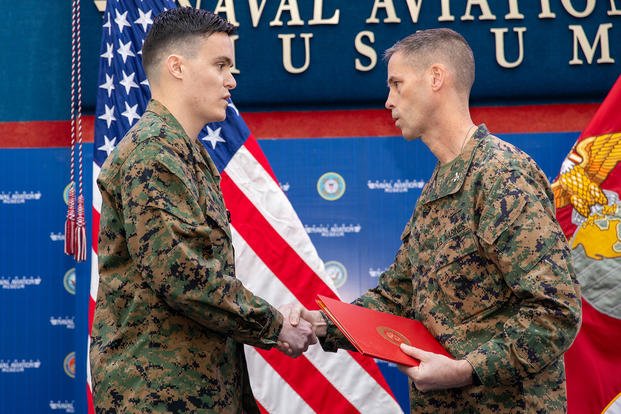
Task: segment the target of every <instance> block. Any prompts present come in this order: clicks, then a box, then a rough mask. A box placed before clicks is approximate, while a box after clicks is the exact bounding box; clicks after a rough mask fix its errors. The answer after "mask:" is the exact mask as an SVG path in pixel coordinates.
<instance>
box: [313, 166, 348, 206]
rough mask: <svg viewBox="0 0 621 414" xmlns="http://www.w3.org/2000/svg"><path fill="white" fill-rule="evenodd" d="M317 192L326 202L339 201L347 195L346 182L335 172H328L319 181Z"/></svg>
mask: <svg viewBox="0 0 621 414" xmlns="http://www.w3.org/2000/svg"><path fill="white" fill-rule="evenodd" d="M317 192H319V195H320V196H321V197H322V198H323V199H325V200H328V201H335V200H338V199H339V198H341V197H343V194H345V180H344V179H343V177H341V176H340V175H339V174H337V173H335V172H327V173H325V174H324V175H322V176H321V177H319V180H317Z"/></svg>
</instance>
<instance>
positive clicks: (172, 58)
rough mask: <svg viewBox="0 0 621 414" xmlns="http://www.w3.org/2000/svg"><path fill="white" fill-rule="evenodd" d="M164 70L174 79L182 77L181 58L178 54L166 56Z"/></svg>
mask: <svg viewBox="0 0 621 414" xmlns="http://www.w3.org/2000/svg"><path fill="white" fill-rule="evenodd" d="M166 70H168V73H169V74H170V75H171V76H172V77H174V78H175V79H182V78H183V75H184V73H183V58H182V57H181V56H179V55H169V56H168V57H167V58H166Z"/></svg>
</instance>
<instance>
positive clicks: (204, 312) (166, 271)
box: [121, 143, 282, 348]
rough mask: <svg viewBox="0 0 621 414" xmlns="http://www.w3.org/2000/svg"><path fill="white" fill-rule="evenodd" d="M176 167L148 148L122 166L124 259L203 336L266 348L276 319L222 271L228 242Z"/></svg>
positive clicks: (171, 157) (162, 152) (168, 155)
mask: <svg viewBox="0 0 621 414" xmlns="http://www.w3.org/2000/svg"><path fill="white" fill-rule="evenodd" d="M149 153H151V154H152V156H146V155H145V154H149ZM182 163H183V161H182V160H181V159H180V158H179V157H178V156H177V155H176V154H175V153H174V152H172V151H167V150H166V149H162V148H161V147H159V146H158V145H156V144H149V143H147V144H145V145H143V146H139V147H138V148H137V150H136V151H134V154H133V155H132V156H131V157H129V159H128V161H127V162H126V163H125V168H124V171H123V174H124V177H123V180H122V182H123V183H124V185H123V188H122V190H121V194H122V197H123V214H124V221H125V223H124V228H125V231H126V237H127V240H128V246H129V252H130V255H131V256H132V259H133V260H134V263H136V266H137V267H138V270H139V272H140V273H141V274H142V275H143V277H144V282H145V283H147V284H148V285H149V286H150V287H151V289H153V291H155V292H156V293H157V294H158V295H159V296H160V297H161V298H162V299H163V300H164V301H165V302H166V303H167V304H168V305H169V306H170V307H172V308H174V309H175V310H177V311H178V312H181V313H182V314H184V315H186V316H187V317H189V318H191V319H193V320H195V321H196V322H198V323H200V324H201V325H203V326H204V327H205V328H207V329H209V330H212V331H216V332H219V333H221V334H223V335H227V336H229V337H231V338H233V339H235V340H236V341H238V342H242V343H246V344H249V345H253V346H258V347H261V348H269V347H271V346H273V345H274V344H275V343H276V340H277V338H278V335H279V333H280V329H281V327H282V315H281V314H280V312H279V311H278V310H276V309H275V308H273V307H272V306H271V305H270V304H269V303H267V302H266V301H265V300H263V299H262V298H260V297H258V296H255V295H253V294H252V293H251V292H250V291H249V290H247V289H246V288H245V287H244V286H243V285H242V283H241V282H240V281H239V280H238V279H236V278H235V276H234V274H233V272H234V267H233V266H232V265H227V263H233V260H232V255H233V248H232V246H231V241H230V240H229V239H228V238H227V237H228V236H227V235H226V233H225V232H224V231H223V230H222V228H221V226H220V225H219V224H218V223H217V221H216V220H214V219H213V218H211V217H208V218H207V220H206V216H205V214H204V213H203V212H202V210H201V208H200V206H199V204H198V202H197V193H196V190H195V189H193V185H194V184H193V182H192V181H191V178H189V177H187V174H184V173H183V169H182V168H181V166H182V165H183V164H182Z"/></svg>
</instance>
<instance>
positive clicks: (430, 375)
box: [397, 344, 472, 392]
mask: <svg viewBox="0 0 621 414" xmlns="http://www.w3.org/2000/svg"><path fill="white" fill-rule="evenodd" d="M401 350H402V351H403V352H404V353H406V354H407V355H409V356H411V357H413V358H416V359H418V360H419V361H420V365H419V366H417V367H408V366H405V365H397V366H398V367H399V370H400V371H401V372H403V373H404V374H406V375H407V376H408V377H410V378H411V379H412V381H413V382H414V385H415V386H416V389H417V390H419V391H422V392H425V391H431V390H444V389H447V388H458V387H465V386H466V385H471V384H472V366H471V365H470V363H469V362H468V361H466V360H455V359H451V358H448V357H446V356H444V355H440V354H434V353H433V352H427V351H423V350H422V349H419V348H415V347H413V346H409V345H406V344H401Z"/></svg>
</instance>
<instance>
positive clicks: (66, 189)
mask: <svg viewBox="0 0 621 414" xmlns="http://www.w3.org/2000/svg"><path fill="white" fill-rule="evenodd" d="M71 187H73V183H69V184H67V186H66V187H65V189H64V190H63V200H65V204H66V205H69V190H71Z"/></svg>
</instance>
